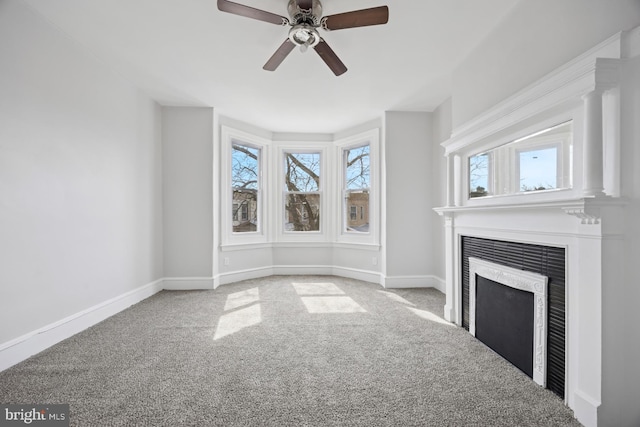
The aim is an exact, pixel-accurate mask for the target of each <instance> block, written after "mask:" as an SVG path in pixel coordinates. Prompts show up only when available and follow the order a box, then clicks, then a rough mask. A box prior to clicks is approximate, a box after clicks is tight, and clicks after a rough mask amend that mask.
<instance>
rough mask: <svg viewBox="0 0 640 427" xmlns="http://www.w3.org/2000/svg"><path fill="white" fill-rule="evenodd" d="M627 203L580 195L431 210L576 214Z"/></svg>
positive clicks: (622, 200) (440, 213) (454, 212)
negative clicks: (535, 210)
mask: <svg viewBox="0 0 640 427" xmlns="http://www.w3.org/2000/svg"><path fill="white" fill-rule="evenodd" d="M627 204H628V201H627V199H625V198H621V197H608V196H600V197H582V198H578V199H561V200H553V201H540V202H526V203H522V202H518V203H501V204H486V205H474V206H442V207H438V208H434V209H433V210H434V211H435V212H436V213H437V214H438V215H440V216H450V215H452V214H456V213H470V212H487V211H495V212H498V211H515V210H531V209H547V208H549V209H562V210H564V211H565V213H567V214H569V215H576V216H577V214H578V213H582V214H583V215H588V214H586V213H585V212H587V211H591V210H594V209H600V208H604V207H624V206H626V205H627Z"/></svg>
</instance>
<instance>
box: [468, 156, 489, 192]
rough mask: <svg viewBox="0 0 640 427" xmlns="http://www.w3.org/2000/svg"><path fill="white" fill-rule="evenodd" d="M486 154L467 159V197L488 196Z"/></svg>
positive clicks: (487, 159) (487, 158)
mask: <svg viewBox="0 0 640 427" xmlns="http://www.w3.org/2000/svg"><path fill="white" fill-rule="evenodd" d="M489 161H490V157H489V154H488V153H484V154H478V155H477V156H473V157H469V197H482V196H487V195H488V194H489V190H490V188H489Z"/></svg>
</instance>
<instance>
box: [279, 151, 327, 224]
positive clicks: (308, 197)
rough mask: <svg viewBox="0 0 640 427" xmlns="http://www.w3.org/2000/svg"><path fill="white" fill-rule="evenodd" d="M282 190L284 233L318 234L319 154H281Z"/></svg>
mask: <svg viewBox="0 0 640 427" xmlns="http://www.w3.org/2000/svg"><path fill="white" fill-rule="evenodd" d="M284 186H285V188H284V191H285V194H284V201H285V202H284V204H285V206H284V216H285V218H284V229H285V231H303V232H304V231H320V195H321V186H320V153H291V152H289V153H285V154H284Z"/></svg>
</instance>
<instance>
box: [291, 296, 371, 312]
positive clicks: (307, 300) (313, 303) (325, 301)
mask: <svg viewBox="0 0 640 427" xmlns="http://www.w3.org/2000/svg"><path fill="white" fill-rule="evenodd" d="M300 299H301V300H302V302H303V303H304V305H305V307H307V311H308V312H309V313H366V312H367V310H365V309H364V308H362V307H361V306H360V304H358V303H357V302H355V301H354V300H353V299H351V298H350V297H301V298H300Z"/></svg>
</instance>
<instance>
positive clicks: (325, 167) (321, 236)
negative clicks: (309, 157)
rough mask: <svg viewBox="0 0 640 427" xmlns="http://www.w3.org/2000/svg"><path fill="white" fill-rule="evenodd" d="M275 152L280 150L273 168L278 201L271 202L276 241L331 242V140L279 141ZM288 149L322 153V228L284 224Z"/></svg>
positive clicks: (275, 144) (294, 151) (277, 152)
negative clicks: (287, 227)
mask: <svg viewBox="0 0 640 427" xmlns="http://www.w3.org/2000/svg"><path fill="white" fill-rule="evenodd" d="M273 145H274V152H275V153H276V155H275V156H273V157H274V159H273V161H272V162H271V163H270V165H271V171H272V172H274V173H276V174H277V176H276V177H275V178H274V180H273V182H275V183H277V184H276V187H275V188H276V189H277V190H275V189H274V192H275V193H276V194H275V196H276V197H275V198H274V199H275V204H274V203H271V206H270V209H271V212H272V213H273V218H274V221H272V222H271V223H270V224H269V225H270V227H271V229H272V230H275V231H276V233H275V234H276V235H275V239H274V241H276V242H309V243H317V242H328V241H331V218H330V217H331V201H330V200H328V199H330V198H332V196H331V194H330V193H331V191H329V192H327V191H326V190H327V189H331V188H333V187H332V182H331V181H332V178H331V177H332V175H333V174H332V173H331V169H332V168H331V162H330V161H329V157H328V156H329V152H330V148H331V145H332V144H331V143H323V142H307V141H305V142H286V143H283V142H276V143H274V144H273ZM286 153H319V154H320V188H319V190H318V193H319V194H320V230H319V231H286V230H285V229H284V228H285V227H284V217H285V213H284V201H285V198H284V196H285V194H286V191H285V183H284V176H285V169H284V156H285V154H286Z"/></svg>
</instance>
